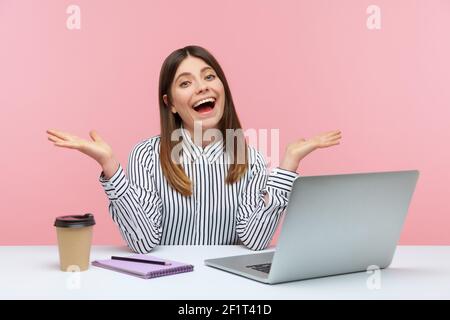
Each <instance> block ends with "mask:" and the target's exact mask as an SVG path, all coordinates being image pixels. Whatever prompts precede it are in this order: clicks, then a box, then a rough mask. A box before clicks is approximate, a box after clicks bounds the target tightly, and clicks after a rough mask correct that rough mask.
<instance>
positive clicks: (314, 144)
mask: <svg viewBox="0 0 450 320" xmlns="http://www.w3.org/2000/svg"><path fill="white" fill-rule="evenodd" d="M341 137H342V136H341V131H339V130H335V131H328V132H325V133H322V134H319V135H317V136H315V137H313V138H311V139H308V140H306V139H303V138H301V139H299V140H297V141H294V142H292V143H290V144H289V145H288V146H287V147H286V153H285V155H284V159H283V161H282V163H281V166H280V168H282V169H285V170H289V171H294V172H295V171H296V170H297V168H298V165H299V163H300V161H301V160H302V159H303V158H304V157H306V156H307V155H308V154H310V153H311V152H312V151H314V150H316V149H319V148H328V147H331V146H335V145H338V144H339V140H340V139H341Z"/></svg>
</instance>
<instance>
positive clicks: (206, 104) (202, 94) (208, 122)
mask: <svg viewBox="0 0 450 320" xmlns="http://www.w3.org/2000/svg"><path fill="white" fill-rule="evenodd" d="M170 90H171V92H172V105H170V106H169V107H170V110H171V112H173V113H178V114H179V115H180V117H181V119H182V120H183V126H184V127H185V128H186V129H188V130H189V131H190V132H191V134H192V133H193V132H194V122H195V121H201V124H202V130H206V129H211V128H217V125H218V123H219V121H220V119H221V118H222V116H223V111H224V106H225V92H224V87H223V83H222V81H221V80H220V79H219V77H218V76H217V74H216V72H215V71H214V69H213V68H212V67H211V66H209V65H208V64H206V62H205V61H203V60H202V59H200V58H196V57H192V56H188V57H187V58H186V59H184V60H183V61H182V62H181V64H180V65H179V67H178V70H177V72H176V73H175V77H174V80H173V82H172V85H171V88H170ZM163 98H164V101H165V102H166V105H169V104H168V98H167V95H164V97H163Z"/></svg>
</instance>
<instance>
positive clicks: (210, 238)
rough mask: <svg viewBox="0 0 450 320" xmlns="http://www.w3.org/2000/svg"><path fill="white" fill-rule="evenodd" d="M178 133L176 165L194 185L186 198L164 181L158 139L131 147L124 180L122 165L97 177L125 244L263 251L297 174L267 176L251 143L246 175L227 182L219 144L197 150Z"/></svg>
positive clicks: (280, 172) (142, 248)
mask: <svg viewBox="0 0 450 320" xmlns="http://www.w3.org/2000/svg"><path fill="white" fill-rule="evenodd" d="M182 136H183V143H185V145H183V151H182V154H183V159H184V160H183V162H182V166H183V168H184V170H185V172H186V174H187V176H188V177H189V178H190V179H191V181H192V188H193V189H192V190H193V192H192V196H188V197H187V196H183V195H182V194H180V193H179V192H177V191H175V190H174V189H173V188H172V187H170V185H169V184H168V182H167V180H166V179H165V177H164V175H163V172H162V168H161V165H160V157H159V150H160V149H159V147H160V136H155V137H152V138H150V139H147V140H144V141H142V142H140V143H138V144H137V145H136V146H135V147H134V148H133V150H132V152H131V154H130V156H129V161H128V170H127V175H125V173H124V170H123V168H122V166H119V168H118V170H117V171H116V173H115V174H114V175H113V176H112V177H111V178H110V179H109V180H106V179H105V176H104V175H103V172H102V174H101V175H100V178H99V180H100V182H101V183H102V185H103V188H104V190H105V192H106V194H107V196H108V198H109V200H110V204H109V212H110V214H111V217H112V219H113V221H114V222H115V223H116V224H117V225H118V227H119V230H120V232H121V235H122V237H123V238H124V240H125V241H126V242H127V244H128V246H129V247H130V248H131V249H132V250H133V251H135V252H138V253H147V252H149V251H150V250H151V249H152V248H154V247H155V246H156V245H158V244H161V245H232V244H241V243H243V244H244V245H245V246H247V247H248V248H250V249H252V250H261V249H264V248H266V247H267V246H268V245H269V243H270V240H271V239H272V236H273V234H274V232H275V230H276V227H277V224H278V222H279V220H280V217H281V215H282V212H283V210H284V209H285V208H286V206H287V203H288V198H289V194H290V192H291V189H292V185H293V182H294V180H295V179H296V178H297V176H298V174H296V173H294V172H291V171H287V170H283V169H281V168H275V169H274V170H273V171H272V172H271V173H270V174H267V169H266V163H265V160H264V157H263V156H262V155H261V153H259V152H258V151H257V150H256V149H254V148H253V147H250V146H249V147H248V151H249V152H248V156H249V170H247V172H246V173H245V175H244V176H242V178H241V179H240V180H239V181H237V182H235V183H233V184H226V183H225V179H226V176H227V173H228V165H223V164H224V163H226V161H225V159H224V158H223V157H226V156H227V154H226V153H225V152H224V145H223V142H222V140H220V141H218V142H213V143H210V144H209V145H207V146H206V147H204V148H202V147H200V146H197V145H196V144H194V143H193V141H192V139H191V137H190V135H189V132H188V131H187V130H185V129H182ZM185 147H186V148H185ZM187 147H190V149H189V150H191V151H190V152H188V151H187V150H188V148H187ZM192 151H193V152H192ZM266 193H268V195H269V201H268V203H267V205H266V204H265V201H264V195H265V194H266Z"/></svg>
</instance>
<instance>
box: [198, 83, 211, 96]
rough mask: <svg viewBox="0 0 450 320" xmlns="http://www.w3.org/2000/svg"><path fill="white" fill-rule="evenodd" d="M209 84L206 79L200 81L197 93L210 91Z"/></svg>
mask: <svg viewBox="0 0 450 320" xmlns="http://www.w3.org/2000/svg"><path fill="white" fill-rule="evenodd" d="M208 90H209V89H208V84H207V83H206V82H205V81H199V82H198V86H197V94H199V93H202V92H205V91H208Z"/></svg>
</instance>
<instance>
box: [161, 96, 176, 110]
mask: <svg viewBox="0 0 450 320" xmlns="http://www.w3.org/2000/svg"><path fill="white" fill-rule="evenodd" d="M163 100H164V104H165V105H166V107H169V99H168V97H167V94H165V95H163ZM170 111H172V113H177V109H175V107H174V106H171V108H170Z"/></svg>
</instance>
